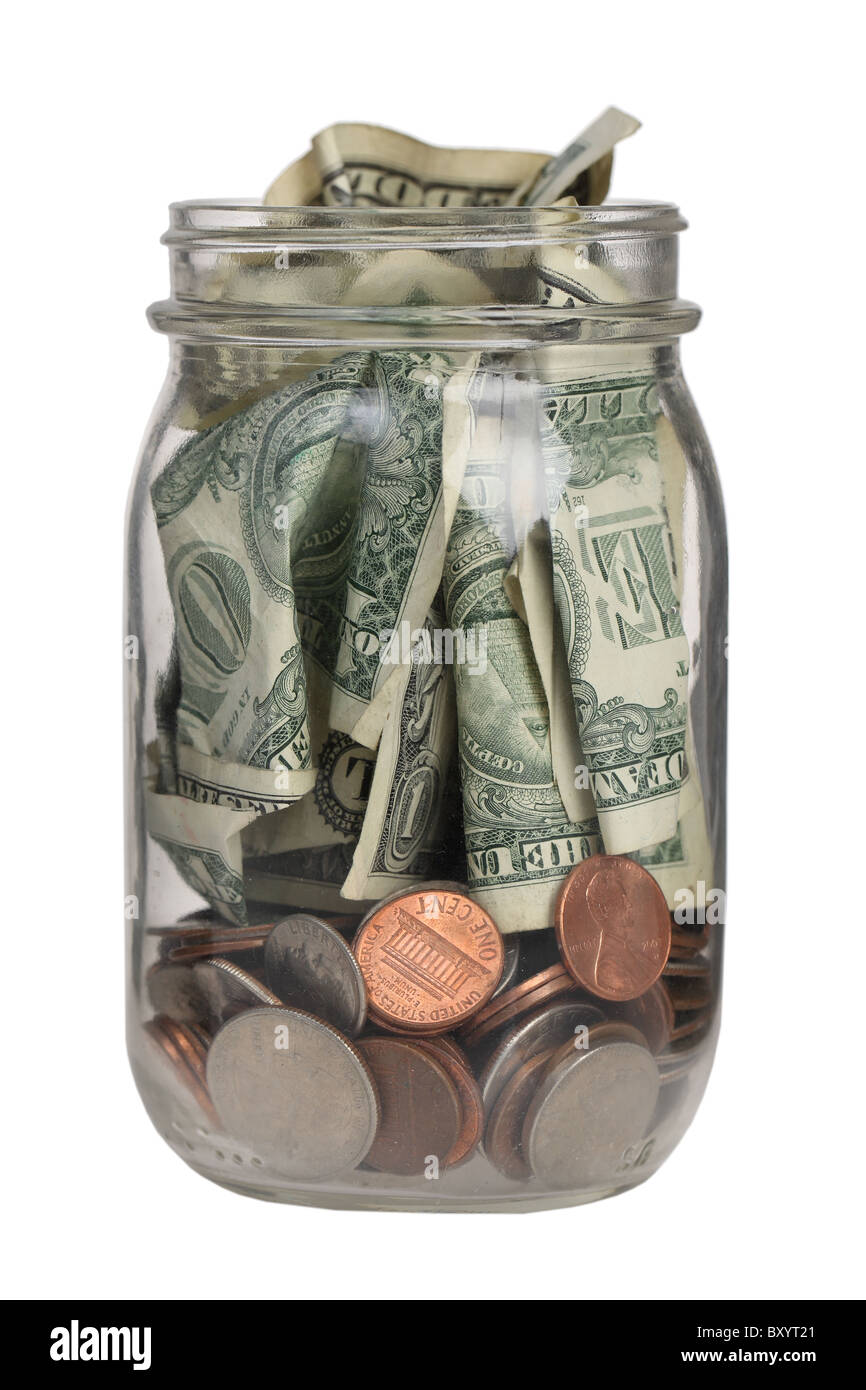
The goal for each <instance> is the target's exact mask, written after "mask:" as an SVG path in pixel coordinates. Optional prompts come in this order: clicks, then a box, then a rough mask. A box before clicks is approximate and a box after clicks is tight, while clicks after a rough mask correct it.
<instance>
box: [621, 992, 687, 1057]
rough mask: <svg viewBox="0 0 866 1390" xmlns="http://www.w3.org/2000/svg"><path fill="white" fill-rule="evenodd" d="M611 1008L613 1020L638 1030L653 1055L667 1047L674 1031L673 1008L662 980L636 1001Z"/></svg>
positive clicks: (630, 1000)
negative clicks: (630, 1025)
mask: <svg viewBox="0 0 866 1390" xmlns="http://www.w3.org/2000/svg"><path fill="white" fill-rule="evenodd" d="M612 1007H613V1016H614V1018H619V1019H622V1020H623V1021H624V1022H626V1023H632V1024H634V1026H635V1028H637V1029H639V1030H640V1032H641V1033H642V1034H643V1035H644V1037H645V1038H646V1043H647V1047H648V1048H649V1050H650V1052H652V1053H653V1055H656V1054H657V1053H659V1052H661V1051H662V1049H663V1048H665V1047H667V1045H668V1043H669V1042H670V1040H671V1038H672V1036H673V1031H674V1006H673V1004H672V1003H671V997H670V994H669V993H668V990H667V988H666V987H665V982H664V979H661V980H656V982H655V984H654V985H653V986H652V988H651V989H648V990H647V992H646V994H641V995H640V996H639V997H638V998H637V999H629V1000H628V1002H627V1003H625V1004H614V1005H613V1006H612Z"/></svg>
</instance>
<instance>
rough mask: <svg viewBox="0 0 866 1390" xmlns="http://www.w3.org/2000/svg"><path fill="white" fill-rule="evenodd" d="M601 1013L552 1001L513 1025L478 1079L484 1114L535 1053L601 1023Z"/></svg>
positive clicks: (590, 1007)
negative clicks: (576, 1030)
mask: <svg viewBox="0 0 866 1390" xmlns="http://www.w3.org/2000/svg"><path fill="white" fill-rule="evenodd" d="M603 1019H604V1014H603V1013H602V1011H601V1009H599V1008H597V1007H596V1005H595V1004H587V1003H584V1002H582V1001H581V1000H579V999H578V1000H575V999H554V1000H553V1002H552V1003H550V1004H542V1005H541V1006H540V1007H539V1008H537V1009H536V1010H535V1011H534V1012H533V1013H531V1014H527V1016H526V1017H525V1018H522V1019H520V1020H519V1022H517V1023H515V1024H514V1026H513V1027H511V1028H509V1030H508V1032H507V1033H505V1034H504V1035H503V1037H502V1038H500V1040H499V1042H498V1043H497V1044H496V1047H495V1049H494V1051H493V1052H492V1053H491V1055H490V1057H489V1058H488V1060H487V1062H486V1063H485V1065H484V1068H483V1070H482V1072H481V1076H480V1077H479V1081H478V1084H479V1086H480V1087H481V1098H482V1100H483V1101H484V1112H485V1114H487V1115H489V1114H490V1111H491V1110H492V1109H493V1106H494V1105H495V1104H496V1101H497V1100H498V1099H499V1094H500V1092H501V1091H502V1088H503V1086H504V1085H505V1083H506V1082H507V1081H508V1079H509V1078H510V1077H511V1076H512V1075H513V1074H514V1072H515V1071H516V1070H517V1068H518V1067H520V1066H522V1065H523V1063H524V1062H528V1061H529V1059H530V1057H534V1056H535V1054H536V1052H549V1051H550V1049H551V1048H554V1047H560V1046H561V1045H562V1044H563V1043H564V1042H568V1040H569V1038H571V1037H573V1036H574V1032H575V1029H576V1028H579V1027H581V1026H585V1027H587V1028H590V1027H591V1026H592V1025H593V1024H594V1023H601V1022H602V1021H603Z"/></svg>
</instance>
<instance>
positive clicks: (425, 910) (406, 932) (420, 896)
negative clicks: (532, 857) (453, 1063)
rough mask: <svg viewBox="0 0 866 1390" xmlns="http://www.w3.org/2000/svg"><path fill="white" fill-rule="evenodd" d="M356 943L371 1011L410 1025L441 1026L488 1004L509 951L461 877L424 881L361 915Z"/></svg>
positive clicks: (413, 1029)
mask: <svg viewBox="0 0 866 1390" xmlns="http://www.w3.org/2000/svg"><path fill="white" fill-rule="evenodd" d="M354 951H355V955H356V957H357V959H358V964H359V965H360V967H361V973H362V974H363V976H364V983H365V985H366V987H367V997H368V1000H369V1006H370V1013H371V1016H372V1017H374V1018H375V1019H376V1021H377V1022H379V1023H382V1024H384V1025H385V1026H386V1027H389V1026H393V1027H395V1028H398V1029H400V1030H401V1031H402V1032H405V1033H425V1034H431V1033H442V1032H447V1031H448V1030H449V1029H450V1028H454V1027H456V1026H457V1025H458V1024H460V1023H463V1022H465V1021H466V1019H468V1018H470V1017H471V1016H472V1015H473V1014H474V1013H477V1011H478V1010H479V1009H480V1008H482V1007H483V1005H484V1004H486V1002H487V1000H488V999H489V998H490V996H491V995H492V994H493V991H494V990H495V988H496V986H497V984H498V983H499V980H500V977H501V975H502V968H503V962H504V956H505V948H504V946H503V942H502V937H501V935H500V933H499V929H498V927H497V926H496V923H495V922H494V921H493V919H492V918H491V917H489V916H488V915H487V913H486V912H485V911H484V910H483V908H480V907H479V906H478V904H477V903H476V902H473V900H472V898H470V897H468V896H467V895H466V893H465V892H464V891H463V890H462V889H461V888H460V886H459V884H450V883H422V884H419V885H418V887H417V888H415V889H413V890H412V892H411V893H400V894H395V895H394V896H393V897H392V898H389V899H386V900H385V902H383V903H380V904H379V905H378V906H377V907H376V908H374V910H373V911H372V912H371V913H370V914H369V915H368V916H367V917H365V918H364V920H363V922H362V923H361V925H360V927H359V928H358V933H357V935H356V937H355V941H354Z"/></svg>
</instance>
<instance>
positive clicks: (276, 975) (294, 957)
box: [265, 912, 367, 1038]
mask: <svg viewBox="0 0 866 1390" xmlns="http://www.w3.org/2000/svg"><path fill="white" fill-rule="evenodd" d="M265 979H266V980H267V983H268V986H269V987H270V988H271V989H272V990H273V991H274V993H275V994H276V995H279V997H280V999H281V1000H282V1001H283V1003H284V1004H287V1005H288V1006H290V1007H295V1008H298V1009H305V1010H306V1011H307V1013H311V1014H315V1015H316V1017H317V1018H323V1019H324V1020H325V1022H326V1023H331V1024H333V1026H334V1027H335V1028H339V1030H340V1031H341V1032H342V1033H347V1034H348V1035H349V1037H351V1038H354V1037H357V1035H358V1034H359V1033H360V1031H361V1029H362V1028H363V1026H364V1021H365V1019H366V1017H367V991H366V989H365V987H364V977H363V975H362V974H361V970H360V966H359V965H358V962H357V960H356V959H355V957H354V956H353V954H352V952H351V951H350V949H349V947H348V946H347V944H346V942H345V941H344V940H343V938H342V937H341V936H340V934H339V932H337V931H335V929H334V928H333V927H331V926H329V925H328V923H327V922H324V921H322V920H321V919H320V918H318V917H313V916H311V915H310V914H309V913H306V912H298V913H296V914H295V915H294V916H292V917H286V918H285V919H284V920H283V921H282V922H278V923H277V925H276V926H275V927H274V929H273V931H272V932H271V934H270V936H269V937H268V939H267V943H266V945H265Z"/></svg>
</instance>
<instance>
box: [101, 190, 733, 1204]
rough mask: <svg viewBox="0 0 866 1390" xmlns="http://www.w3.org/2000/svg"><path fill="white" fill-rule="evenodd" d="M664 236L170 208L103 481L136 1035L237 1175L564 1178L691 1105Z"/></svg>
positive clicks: (708, 979)
mask: <svg viewBox="0 0 866 1390" xmlns="http://www.w3.org/2000/svg"><path fill="white" fill-rule="evenodd" d="M684 225H685V224H684V223H683V221H682V220H681V218H680V216H679V214H678V212H677V210H676V209H675V208H674V207H671V206H667V205H662V204H641V205H629V204H610V205H606V206H604V207H600V208H579V209H571V210H560V209H549V210H547V209H534V210H527V209H495V210H494V209H486V208H485V209H477V210H467V211H461V212H460V213H459V214H455V213H454V212H453V211H441V212H427V211H420V210H413V211H412V212H411V213H406V212H393V211H389V212H359V211H352V212H345V211H342V210H326V211H325V210H299V209H283V208H271V207H268V208H265V207H262V206H261V205H257V204H252V203H251V204H249V205H245V204H222V203H206V204H204V203H182V204H178V205H176V206H174V207H173V208H172V211H171V227H170V230H169V232H168V233H167V235H166V237H165V241H166V243H167V245H168V246H169V249H170V257H171V275H172V282H171V283H172V297H171V298H170V299H168V300H166V301H164V302H162V303H159V304H156V305H154V306H153V308H152V309H151V311H150V319H151V322H152V324H153V325H154V326H155V327H156V328H157V329H159V330H160V331H162V332H165V333H167V334H168V335H169V341H170V345H171V360H170V367H169V371H168V376H167V379H166V382H165V386H164V388H163V391H162V394H161V396H160V398H159V401H158V403H157V407H156V410H155V413H154V416H153V421H152V424H151V427H150V430H149V433H148V435H147V438H146V441H145V444H144V448H143V452H142V456H141V461H140V463H139V467H138V470H137V473H136V477H135V480H134V483H133V487H132V492H131V498H130V506H129V526H128V557H129V558H128V586H127V618H126V647H125V650H126V656H127V663H126V668H127V676H128V681H127V696H126V699H127V714H126V717H127V731H128V743H127V749H128V759H129V777H128V810H127V886H126V892H127V895H128V896H127V898H126V917H127V925H128V930H129V949H128V999H129V1026H128V1039H129V1052H130V1057H131V1061H132V1067H133V1071H134V1074H135V1078H136V1081H137V1084H138V1086H139V1089H140V1091H141V1094H142V1097H143V1099H144V1101H145V1104H146V1106H147V1109H148V1111H149V1113H150V1115H151V1117H152V1119H153V1121H154V1124H155V1125H156V1126H157V1128H158V1129H159V1131H160V1132H161V1133H162V1134H163V1135H164V1137H165V1138H166V1139H167V1140H168V1142H169V1144H170V1145H171V1146H172V1147H173V1148H174V1149H175V1150H176V1152H178V1153H179V1154H180V1155H181V1157H182V1158H184V1159H185V1160H186V1162H187V1163H189V1164H190V1165H191V1166H192V1167H193V1168H195V1169H196V1170H197V1171H198V1172H200V1173H202V1174H203V1175H204V1176H206V1177H208V1178H211V1179H213V1180H214V1181H216V1182H218V1183H221V1184H223V1185H224V1186H228V1187H231V1188H233V1189H235V1190H236V1191H240V1192H245V1193H249V1194H251V1195H254V1196H258V1197H264V1198H270V1199H273V1200H278V1201H291V1202H300V1203H308V1204H317V1205H326V1206H336V1207H369V1208H379V1209H381V1208H398V1209H399V1208H403V1209H410V1210H411V1209H435V1210H458V1211H461V1210H481V1209H484V1210H520V1209H533V1208H545V1207H554V1206H560V1205H567V1204H572V1203H578V1202H583V1201H588V1200H592V1199H595V1198H597V1197H601V1196H606V1195H609V1194H612V1193H615V1192H617V1191H621V1190H623V1189H626V1188H629V1187H631V1186H633V1185H635V1184H636V1183H638V1182H641V1181H643V1179H645V1178H646V1177H648V1176H649V1175H650V1174H651V1173H652V1172H653V1171H654V1170H655V1169H656V1168H657V1167H658V1165H659V1164H660V1163H661V1162H662V1161H663V1159H664V1158H665V1157H666V1156H667V1155H668V1153H670V1151H671V1150H672V1148H673V1147H674V1145H675V1144H676V1143H677V1142H678V1140H679V1139H680V1137H681V1135H682V1134H683V1133H684V1131H685V1129H686V1127H687V1125H688V1124H689V1122H690V1120H691V1118H692V1115H693V1114H694V1112H695V1109H696V1107H697V1104H698V1102H699V1100H700V1097H701V1094H702V1092H703V1089H704V1086H705V1083H706V1079H707V1075H708V1072H709V1068H710V1065H711V1061H712V1054H713V1049H714V1046H715V1038H716V1032H717V1019H718V999H719V984H720V972H721V956H722V930H723V920H724V911H723V903H724V894H723V884H724V775H725V713H726V711H725V677H726V673H725V665H726V662H725V643H726V632H727V614H726V549H725V539H724V519H723V512H722V502H721V496H720V491H719V486H718V481H717V477H716V472H715V468H714V465H713V461H712V457H711V454H710V451H709V448H708V445H707V442H706V439H705V436H704V433H703V430H702V427H701V424H700V420H699V418H698V416H697V414H696V412H695V408H694V406H693V404H692V400H691V397H690V395H689V392H688V390H687V388H686V385H685V383H684V381H683V377H682V374H681V370H680V363H679V345H678V339H679V335H680V334H682V333H683V332H686V331H688V330H690V329H692V328H693V327H694V326H695V325H696V323H697V320H698V310H697V309H696V308H695V306H694V305H692V304H689V303H686V302H684V301H682V300H680V299H678V298H677V297H676V291H677V285H676V266H677V237H678V234H679V232H680V231H681V230H682V228H683V227H684Z"/></svg>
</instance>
